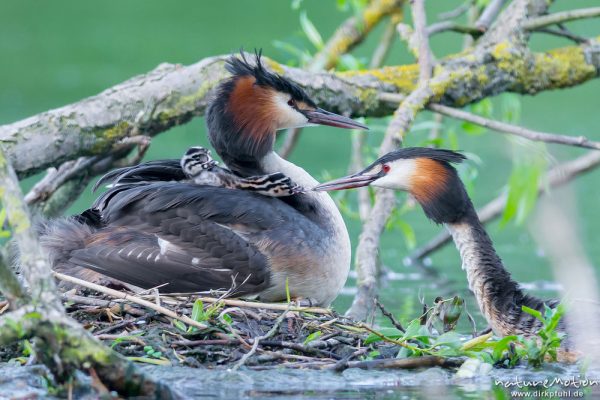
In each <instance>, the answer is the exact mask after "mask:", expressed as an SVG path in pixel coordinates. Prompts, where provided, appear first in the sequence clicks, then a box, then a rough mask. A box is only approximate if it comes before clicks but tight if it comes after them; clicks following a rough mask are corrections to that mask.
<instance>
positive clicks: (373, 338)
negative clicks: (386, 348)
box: [365, 328, 404, 344]
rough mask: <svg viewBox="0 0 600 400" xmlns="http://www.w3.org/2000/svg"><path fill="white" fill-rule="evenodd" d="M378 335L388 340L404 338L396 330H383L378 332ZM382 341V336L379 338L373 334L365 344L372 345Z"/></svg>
mask: <svg viewBox="0 0 600 400" xmlns="http://www.w3.org/2000/svg"><path fill="white" fill-rule="evenodd" d="M377 333H379V334H380V335H383V336H385V337H387V338H390V339H399V338H401V337H402V336H404V334H403V333H402V332H400V331H399V330H398V329H396V328H381V329H379V330H378V331H377ZM381 340H383V339H381V337H380V336H377V335H376V334H374V333H371V334H370V335H369V336H367V338H366V339H365V344H371V343H374V342H379V341H381Z"/></svg>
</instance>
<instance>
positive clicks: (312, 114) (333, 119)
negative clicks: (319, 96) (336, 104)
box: [301, 108, 369, 130]
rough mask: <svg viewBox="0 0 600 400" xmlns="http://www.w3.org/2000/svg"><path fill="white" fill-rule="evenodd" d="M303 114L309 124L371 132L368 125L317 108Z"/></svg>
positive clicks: (304, 111)
mask: <svg viewBox="0 0 600 400" xmlns="http://www.w3.org/2000/svg"><path fill="white" fill-rule="evenodd" d="M301 112H302V113H303V114H304V116H305V117H306V118H307V119H308V123H309V124H316V125H329V126H335V127H338V128H347V129H364V130H369V128H368V127H367V126H366V125H363V124H361V123H359V122H356V121H354V120H353V119H351V118H348V117H344V116H342V115H339V114H335V113H332V112H329V111H325V110H323V109H321V108H317V109H315V110H303V111H301Z"/></svg>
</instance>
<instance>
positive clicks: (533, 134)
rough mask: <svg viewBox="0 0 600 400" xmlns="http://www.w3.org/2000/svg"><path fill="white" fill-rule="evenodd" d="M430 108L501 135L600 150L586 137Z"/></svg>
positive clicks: (451, 110)
mask: <svg viewBox="0 0 600 400" xmlns="http://www.w3.org/2000/svg"><path fill="white" fill-rule="evenodd" d="M428 107H429V109H431V110H432V111H435V112H437V113H440V114H443V115H447V116H449V117H453V118H458V119H461V120H463V121H467V122H471V123H473V124H477V125H480V126H483V127H485V128H490V129H493V130H495V131H497V132H500V133H509V134H511V135H515V136H520V137H522V138H525V139H529V140H534V141H538V142H546V143H557V144H564V145H568V146H575V147H583V148H586V149H594V150H600V142H594V141H592V140H590V139H588V138H586V137H585V136H578V137H573V136H567V135H558V134H555V133H546V132H538V131H534V130H532V129H527V128H523V127H520V126H516V125H512V124H508V123H506V122H500V121H495V120H493V119H489V118H484V117H481V116H479V115H475V114H472V113H469V112H467V111H463V110H458V109H456V108H451V107H447V106H443V105H440V104H430V105H429V106H428Z"/></svg>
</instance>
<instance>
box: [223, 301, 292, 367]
mask: <svg viewBox="0 0 600 400" xmlns="http://www.w3.org/2000/svg"><path fill="white" fill-rule="evenodd" d="M289 306H290V305H289V304H288V309H287V310H285V311H284V312H282V313H281V315H280V316H279V317H277V319H276V320H275V323H274V324H273V326H272V327H271V329H269V331H268V332H267V333H265V334H264V335H261V336H257V337H255V338H254V343H252V348H251V349H250V351H248V352H247V353H246V354H244V355H243V356H242V358H241V359H240V360H239V361H238V362H237V363H236V364H235V365H234V366H233V368H232V370H233V371H235V370H237V369H239V368H240V367H242V366H243V365H244V364H246V362H247V361H248V359H249V358H250V357H252V355H254V353H256V350H258V345H259V344H260V341H261V340H265V339H269V338H271V337H273V335H275V334H276V333H277V331H278V330H279V327H280V326H281V323H282V322H283V320H284V318H285V317H286V316H287V313H288V312H289Z"/></svg>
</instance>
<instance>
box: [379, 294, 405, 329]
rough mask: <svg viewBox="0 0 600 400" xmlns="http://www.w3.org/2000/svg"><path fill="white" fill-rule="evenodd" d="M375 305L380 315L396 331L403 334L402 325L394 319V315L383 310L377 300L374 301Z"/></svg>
mask: <svg viewBox="0 0 600 400" xmlns="http://www.w3.org/2000/svg"><path fill="white" fill-rule="evenodd" d="M375 304H376V305H377V307H378V308H379V310H380V311H381V313H382V314H383V315H385V316H386V317H388V318H389V320H390V322H391V323H392V325H394V327H396V329H398V330H399V331H400V332H402V333H404V332H405V330H404V327H402V324H401V323H400V322H399V321H398V320H397V319H396V318H395V317H394V315H393V314H392V313H391V312H389V311H388V310H386V309H385V307H384V306H383V304H381V302H380V301H379V300H378V299H375Z"/></svg>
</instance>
